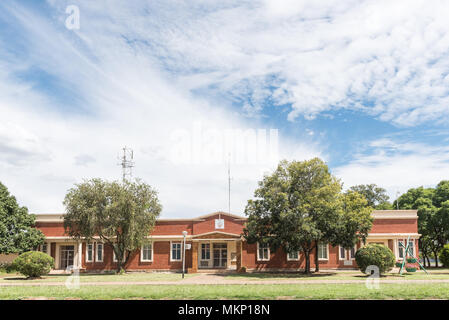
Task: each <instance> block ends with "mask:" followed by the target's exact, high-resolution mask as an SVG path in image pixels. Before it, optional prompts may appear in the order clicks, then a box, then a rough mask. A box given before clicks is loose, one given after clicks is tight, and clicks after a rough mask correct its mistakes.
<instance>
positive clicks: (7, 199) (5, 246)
mask: <svg viewBox="0 0 449 320" xmlns="http://www.w3.org/2000/svg"><path fill="white" fill-rule="evenodd" d="M34 222H35V216H34V215H32V214H29V213H28V209H27V208H26V207H21V206H19V204H18V203H17V200H16V198H15V197H14V196H12V195H11V194H10V193H9V191H8V189H7V188H6V186H5V185H3V184H2V183H0V253H3V254H10V253H23V252H26V251H30V250H33V249H35V248H36V247H37V246H38V245H40V244H42V243H43V242H44V235H43V234H42V232H41V231H39V230H37V229H36V228H34Z"/></svg>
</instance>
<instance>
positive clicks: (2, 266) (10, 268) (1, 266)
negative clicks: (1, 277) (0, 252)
mask: <svg viewBox="0 0 449 320" xmlns="http://www.w3.org/2000/svg"><path fill="white" fill-rule="evenodd" d="M0 271H2V272H6V273H13V272H15V271H16V270H15V268H14V264H13V263H12V262H3V263H0Z"/></svg>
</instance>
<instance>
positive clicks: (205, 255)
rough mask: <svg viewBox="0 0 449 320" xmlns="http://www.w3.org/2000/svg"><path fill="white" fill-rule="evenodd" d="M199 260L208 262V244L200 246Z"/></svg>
mask: <svg viewBox="0 0 449 320" xmlns="http://www.w3.org/2000/svg"><path fill="white" fill-rule="evenodd" d="M201 260H210V244H209V243H202V244H201Z"/></svg>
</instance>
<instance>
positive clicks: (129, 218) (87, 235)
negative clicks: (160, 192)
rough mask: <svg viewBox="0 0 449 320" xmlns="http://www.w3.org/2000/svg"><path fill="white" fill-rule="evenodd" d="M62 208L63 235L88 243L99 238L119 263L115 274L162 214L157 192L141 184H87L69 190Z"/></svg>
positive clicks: (97, 182)
mask: <svg viewBox="0 0 449 320" xmlns="http://www.w3.org/2000/svg"><path fill="white" fill-rule="evenodd" d="M64 205H65V207H66V215H65V216H64V227H65V229H66V232H67V233H68V234H69V235H70V236H72V237H73V238H75V239H86V240H87V241H88V242H90V241H92V240H93V239H94V237H99V238H100V239H101V240H102V241H103V242H104V243H106V244H109V245H110V246H111V247H112V248H113V250H114V252H115V256H116V257H117V260H118V262H117V271H121V270H122V269H123V268H125V267H126V263H127V262H128V260H129V257H130V254H131V253H132V252H133V251H135V250H136V249H138V248H140V247H141V246H142V244H143V243H144V242H145V238H146V237H147V236H148V235H149V234H150V232H151V230H152V229H153V227H154V225H155V223H156V218H157V217H158V216H159V214H160V212H161V210H162V206H161V204H160V203H159V200H158V197H157V192H156V191H155V190H153V189H152V188H151V186H149V185H147V184H145V183H143V182H141V181H140V180H137V181H136V182H129V181H125V182H123V183H119V182H115V181H114V182H107V181H103V180H101V179H91V180H87V181H85V182H83V183H81V184H77V185H76V186H75V187H74V188H72V189H70V190H69V192H68V193H67V195H66V197H65V200H64Z"/></svg>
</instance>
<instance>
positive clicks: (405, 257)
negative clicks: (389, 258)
mask: <svg viewBox="0 0 449 320" xmlns="http://www.w3.org/2000/svg"><path fill="white" fill-rule="evenodd" d="M399 246H402V247H403V248H405V252H404V259H403V260H402V265H401V269H400V270H399V274H400V275H402V272H404V266H405V262H406V261H407V256H410V257H412V258H414V259H415V260H416V262H418V264H419V266H420V267H421V269H423V270H424V272H425V273H426V274H429V273H428V272H427V270H426V268H424V266H423V265H422V264H421V262H419V258H416V257H415V256H414V255H413V252H412V250H411V248H410V236H408V238H407V246H404V244H403V243H401V242H399Z"/></svg>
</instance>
